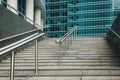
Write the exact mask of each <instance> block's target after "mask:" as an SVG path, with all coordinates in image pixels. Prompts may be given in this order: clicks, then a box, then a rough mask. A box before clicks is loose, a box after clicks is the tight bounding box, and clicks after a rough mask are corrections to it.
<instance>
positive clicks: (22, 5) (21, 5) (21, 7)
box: [18, 0, 26, 18]
mask: <svg viewBox="0 0 120 80" xmlns="http://www.w3.org/2000/svg"><path fill="white" fill-rule="evenodd" d="M18 11H19V12H20V13H19V16H20V17H21V18H24V15H26V0H18Z"/></svg>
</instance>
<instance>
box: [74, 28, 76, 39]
mask: <svg viewBox="0 0 120 80" xmlns="http://www.w3.org/2000/svg"><path fill="white" fill-rule="evenodd" d="M75 37H76V29H75V30H74V40H75Z"/></svg>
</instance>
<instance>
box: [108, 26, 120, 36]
mask: <svg viewBox="0 0 120 80" xmlns="http://www.w3.org/2000/svg"><path fill="white" fill-rule="evenodd" d="M107 28H108V30H110V31H111V32H112V33H113V34H115V35H116V36H117V37H118V38H120V35H119V34H118V33H117V32H116V31H114V30H113V29H111V28H110V27H107Z"/></svg>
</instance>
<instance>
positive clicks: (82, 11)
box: [46, 0, 114, 37]
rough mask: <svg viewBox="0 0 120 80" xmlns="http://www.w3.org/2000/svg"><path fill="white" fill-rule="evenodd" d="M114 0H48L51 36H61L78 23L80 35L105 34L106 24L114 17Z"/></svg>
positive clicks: (48, 23) (47, 22) (48, 22)
mask: <svg viewBox="0 0 120 80" xmlns="http://www.w3.org/2000/svg"><path fill="white" fill-rule="evenodd" d="M112 1H113V0H46V13H47V14H46V17H47V19H46V24H47V25H48V26H50V27H51V28H50V29H48V32H50V33H51V34H50V37H51V36H52V37H60V36H62V35H63V34H64V33H65V32H66V31H67V30H69V29H70V28H71V27H73V26H76V25H77V26H79V29H78V35H92V34H94V35H97V34H98V35H99V34H105V33H106V27H105V25H111V24H112V22H113V19H114V14H113V2H112ZM51 31H52V32H53V34H52V32H51ZM54 32H56V33H54ZM54 34H55V35H54Z"/></svg>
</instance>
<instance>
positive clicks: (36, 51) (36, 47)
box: [35, 39, 38, 75]
mask: <svg viewBox="0 0 120 80" xmlns="http://www.w3.org/2000/svg"><path fill="white" fill-rule="evenodd" d="M35 74H36V75H38V40H37V39H36V40H35Z"/></svg>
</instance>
